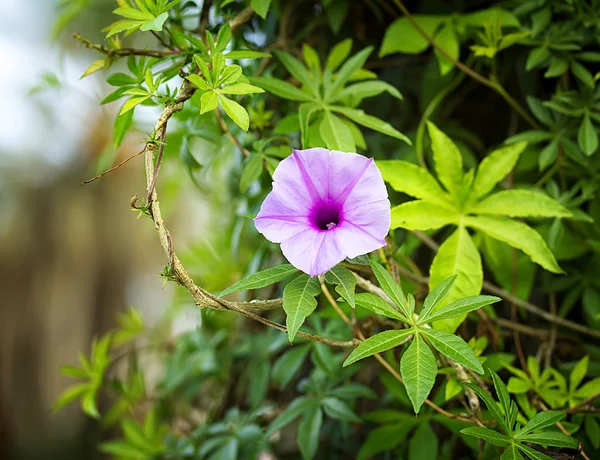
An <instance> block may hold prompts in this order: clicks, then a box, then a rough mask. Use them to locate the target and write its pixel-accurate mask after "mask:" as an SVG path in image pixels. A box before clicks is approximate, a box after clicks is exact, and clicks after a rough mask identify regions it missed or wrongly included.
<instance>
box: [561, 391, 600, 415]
mask: <svg viewBox="0 0 600 460" xmlns="http://www.w3.org/2000/svg"><path fill="white" fill-rule="evenodd" d="M597 399H600V393H596V394H595V395H592V396H590V397H589V398H587V399H584V400H583V401H581V402H580V403H579V404H577V405H576V406H574V407H571V408H570V409H567V410H566V411H565V412H566V413H567V414H575V413H577V412H579V410H580V409H583V408H586V407H588V406H589V407H591V404H592V403H593V402H594V401H596V400H597Z"/></svg>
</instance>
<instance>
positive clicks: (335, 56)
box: [325, 38, 352, 71]
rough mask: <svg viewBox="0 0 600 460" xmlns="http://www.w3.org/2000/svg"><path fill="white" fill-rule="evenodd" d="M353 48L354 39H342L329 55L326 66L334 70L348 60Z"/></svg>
mask: <svg viewBox="0 0 600 460" xmlns="http://www.w3.org/2000/svg"><path fill="white" fill-rule="evenodd" d="M351 50H352V39H351V38H347V39H345V40H342V41H341V42H339V43H338V44H337V45H335V46H334V47H333V49H332V50H331V53H329V56H328V57H327V62H326V64H325V67H326V68H328V69H329V70H331V71H334V70H335V69H337V68H338V67H339V65H340V64H341V63H342V62H344V61H345V60H346V58H347V57H348V55H349V54H350V51H351Z"/></svg>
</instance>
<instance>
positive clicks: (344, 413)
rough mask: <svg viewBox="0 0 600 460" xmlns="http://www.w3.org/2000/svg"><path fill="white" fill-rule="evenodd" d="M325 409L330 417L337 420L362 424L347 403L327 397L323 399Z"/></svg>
mask: <svg viewBox="0 0 600 460" xmlns="http://www.w3.org/2000/svg"><path fill="white" fill-rule="evenodd" d="M323 409H324V410H325V413H326V414H327V416H328V417H331V418H334V419H336V420H345V421H348V422H355V423H359V422H360V417H359V416H358V415H356V414H355V413H354V412H353V411H352V410H351V409H350V408H349V407H348V406H347V404H346V403H345V402H343V401H342V400H340V399H338V398H334V397H327V398H325V399H323Z"/></svg>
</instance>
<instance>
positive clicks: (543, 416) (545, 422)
mask: <svg viewBox="0 0 600 460" xmlns="http://www.w3.org/2000/svg"><path fill="white" fill-rule="evenodd" d="M566 415H567V414H565V413H564V412H559V411H555V410H548V411H543V412H538V413H537V414H535V415H534V416H533V418H532V419H531V420H529V422H527V424H526V425H525V426H524V427H523V428H521V429H520V430H519V431H517V433H516V435H517V436H520V435H524V434H527V433H530V432H532V431H535V430H541V429H542V428H546V427H549V426H553V425H555V424H556V422H560V421H561V420H562V419H563V418H565V416H566Z"/></svg>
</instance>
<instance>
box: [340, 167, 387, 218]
mask: <svg viewBox="0 0 600 460" xmlns="http://www.w3.org/2000/svg"><path fill="white" fill-rule="evenodd" d="M363 158H364V157H363ZM366 160H367V161H368V162H369V164H368V166H367V167H366V168H365V169H364V171H362V174H361V175H360V177H359V178H358V180H356V181H353V183H352V184H350V185H352V188H351V189H350V190H348V189H346V190H345V191H344V192H343V195H342V196H341V198H342V199H343V203H344V205H343V208H344V209H353V208H356V207H357V206H363V205H365V204H369V203H374V202H378V201H381V200H385V199H387V197H388V194H387V189H386V188H385V183H384V182H383V177H382V176H381V172H380V171H379V169H378V168H377V166H375V163H374V162H373V161H372V160H370V159H366ZM344 195H345V196H344ZM389 211H390V210H389V202H388V213H389ZM388 230H389V227H388Z"/></svg>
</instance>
